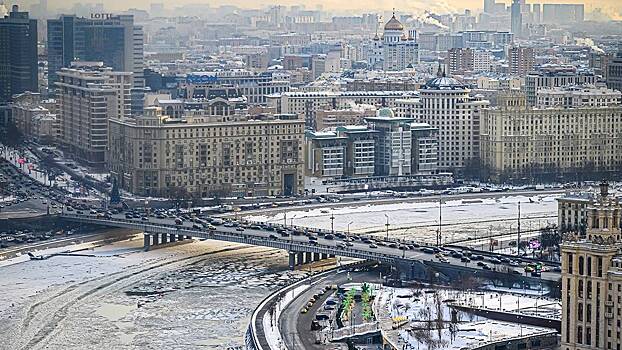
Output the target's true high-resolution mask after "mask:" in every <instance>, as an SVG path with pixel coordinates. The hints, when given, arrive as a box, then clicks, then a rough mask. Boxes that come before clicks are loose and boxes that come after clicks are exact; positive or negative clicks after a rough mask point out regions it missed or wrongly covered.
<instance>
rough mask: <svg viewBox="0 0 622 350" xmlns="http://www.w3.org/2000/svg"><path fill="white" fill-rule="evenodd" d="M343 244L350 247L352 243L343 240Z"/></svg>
mask: <svg viewBox="0 0 622 350" xmlns="http://www.w3.org/2000/svg"><path fill="white" fill-rule="evenodd" d="M343 244H345V245H347V246H348V247H352V246H353V245H354V244H353V243H352V242H344V243H343Z"/></svg>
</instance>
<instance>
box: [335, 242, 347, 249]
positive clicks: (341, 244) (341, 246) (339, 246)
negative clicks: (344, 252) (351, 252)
mask: <svg viewBox="0 0 622 350" xmlns="http://www.w3.org/2000/svg"><path fill="white" fill-rule="evenodd" d="M336 247H337V248H342V249H343V248H345V247H346V245H345V244H343V243H337V245H336Z"/></svg>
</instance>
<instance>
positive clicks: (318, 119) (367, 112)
mask: <svg viewBox="0 0 622 350" xmlns="http://www.w3.org/2000/svg"><path fill="white" fill-rule="evenodd" d="M365 107H368V108H365ZM375 115H376V108H375V107H373V106H355V107H353V108H349V109H331V110H326V111H317V112H316V114H315V128H316V130H324V129H326V128H336V127H338V126H345V125H362V124H365V118H367V117H373V116H375Z"/></svg>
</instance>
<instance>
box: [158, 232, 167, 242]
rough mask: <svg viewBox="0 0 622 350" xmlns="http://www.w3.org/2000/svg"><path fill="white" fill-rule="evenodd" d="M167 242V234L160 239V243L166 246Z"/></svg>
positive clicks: (163, 234)
mask: <svg viewBox="0 0 622 350" xmlns="http://www.w3.org/2000/svg"><path fill="white" fill-rule="evenodd" d="M156 235H157V233H156ZM167 241H168V235H167V234H166V233H162V234H161V237H160V243H162V244H164V243H167Z"/></svg>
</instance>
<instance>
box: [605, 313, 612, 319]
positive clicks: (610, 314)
mask: <svg viewBox="0 0 622 350" xmlns="http://www.w3.org/2000/svg"><path fill="white" fill-rule="evenodd" d="M605 318H613V313H612V312H605Z"/></svg>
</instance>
